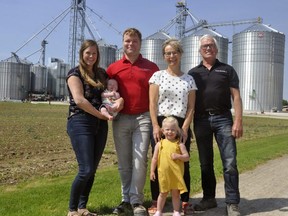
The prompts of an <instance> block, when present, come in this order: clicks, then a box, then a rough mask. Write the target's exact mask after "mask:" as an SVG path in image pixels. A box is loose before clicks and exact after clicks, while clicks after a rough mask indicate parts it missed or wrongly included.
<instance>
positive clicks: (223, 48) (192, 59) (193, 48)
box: [181, 28, 229, 73]
mask: <svg viewBox="0 0 288 216" xmlns="http://www.w3.org/2000/svg"><path fill="white" fill-rule="evenodd" d="M205 34H209V35H212V36H213V37H215V38H216V40H217V42H218V55H217V58H218V59H219V60H220V61H221V62H224V63H227V61H228V43H229V40H228V38H225V37H223V36H222V35H221V34H219V33H217V32H215V31H213V30H211V29H207V28H203V29H200V30H198V31H195V32H193V33H192V34H191V35H189V36H187V37H184V38H182V39H181V42H182V46H183V50H184V53H183V56H182V62H181V70H182V71H183V72H185V73H188V71H189V70H190V69H191V68H193V67H195V66H197V65H198V64H199V63H200V62H201V60H202V57H201V55H200V53H199V40H200V38H201V37H202V36H203V35H205Z"/></svg>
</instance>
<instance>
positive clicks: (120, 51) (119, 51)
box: [115, 47, 123, 61]
mask: <svg viewBox="0 0 288 216" xmlns="http://www.w3.org/2000/svg"><path fill="white" fill-rule="evenodd" d="M122 57H123V48H122V47H121V48H120V49H117V50H116V59H115V61H118V60H120V59H122Z"/></svg>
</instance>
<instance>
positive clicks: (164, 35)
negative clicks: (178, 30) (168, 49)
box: [144, 31, 171, 40]
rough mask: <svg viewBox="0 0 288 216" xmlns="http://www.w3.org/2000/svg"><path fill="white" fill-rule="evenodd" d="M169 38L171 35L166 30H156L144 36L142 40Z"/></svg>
mask: <svg viewBox="0 0 288 216" xmlns="http://www.w3.org/2000/svg"><path fill="white" fill-rule="evenodd" d="M169 38H171V37H170V36H169V35H168V34H167V33H166V32H163V31H159V32H156V33H154V34H152V35H150V36H148V37H146V38H144V40H156V39H159V40H167V39H169Z"/></svg>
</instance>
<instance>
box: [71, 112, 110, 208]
mask: <svg viewBox="0 0 288 216" xmlns="http://www.w3.org/2000/svg"><path fill="white" fill-rule="evenodd" d="M67 132H68V135H69V137H70V140H71V144H72V147H73V150H74V152H75V155H76V158H77V162H78V174H77V176H76V177H75V179H74V181H73V183H72V187H71V193H70V202H69V210H70V211H75V210H76V211H77V208H86V204H87V202H88V198H89V194H90V191H91V188H92V185H93V182H94V176H95V173H96V169H97V166H98V164H99V161H100V159H101V157H102V154H103V151H104V148H105V145H106V140H107V133H108V124H107V121H103V120H99V119H97V118H96V117H93V116H91V115H89V114H76V115H74V116H72V117H70V118H69V119H68V122H67Z"/></svg>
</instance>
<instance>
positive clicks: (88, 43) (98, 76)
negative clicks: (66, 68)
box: [79, 40, 105, 89]
mask: <svg viewBox="0 0 288 216" xmlns="http://www.w3.org/2000/svg"><path fill="white" fill-rule="evenodd" d="M92 46H95V47H96V50H97V59H96V62H95V64H94V65H93V72H94V75H95V77H94V79H93V77H91V76H90V75H89V73H87V71H88V65H87V64H86V63H85V61H84V59H83V53H84V50H85V49H87V48H88V47H92ZM99 62H100V52H99V47H98V44H97V42H96V41H94V40H85V41H84V42H83V43H82V45H81V47H80V50H79V70H80V73H81V75H82V77H83V79H84V81H86V82H87V83H88V84H89V85H91V86H93V87H96V88H102V89H104V88H105V78H104V75H103V74H104V73H101V72H103V71H104V69H103V68H99ZM104 72H105V71H104Z"/></svg>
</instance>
